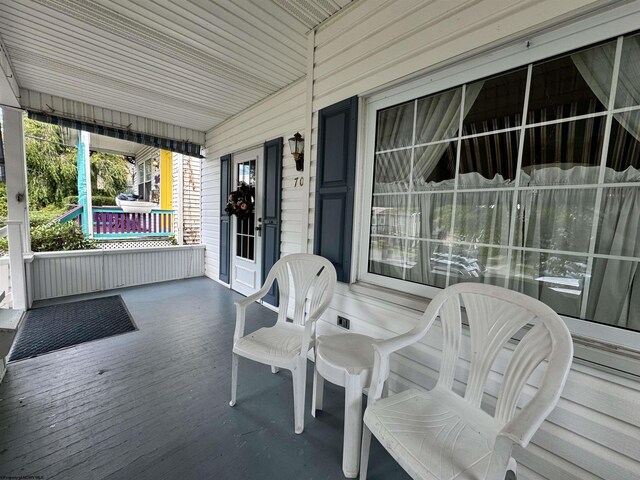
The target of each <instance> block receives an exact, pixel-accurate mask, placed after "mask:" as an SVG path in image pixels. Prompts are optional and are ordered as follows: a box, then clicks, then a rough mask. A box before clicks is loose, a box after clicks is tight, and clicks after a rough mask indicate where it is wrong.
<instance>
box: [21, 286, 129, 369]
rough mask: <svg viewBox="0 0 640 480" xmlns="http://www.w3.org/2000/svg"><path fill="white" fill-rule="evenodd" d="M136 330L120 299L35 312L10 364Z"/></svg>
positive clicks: (24, 327) (29, 314) (26, 322)
mask: <svg viewBox="0 0 640 480" xmlns="http://www.w3.org/2000/svg"><path fill="white" fill-rule="evenodd" d="M134 330H136V327H135V325H134V324H133V320H132V319H131V315H129V311H128V310H127V307H126V306H125V304H124V302H123V301H122V298H121V297H120V295H113V296H110V297H102V298H95V299H91V300H81V301H79V302H71V303H61V304H59V305H50V306H48V307H41V308H34V309H33V310H29V311H28V312H27V314H26V316H25V319H24V323H23V325H22V328H21V329H20V331H19V332H18V337H17V339H16V341H15V343H14V344H13V348H12V349H11V353H10V354H9V361H10V362H12V361H15V360H22V359H24V358H32V357H36V356H38V355H42V354H43V353H47V352H52V351H54V350H59V349H61V348H65V347H70V346H72V345H78V344H79V343H84V342H90V341H92V340H98V339H100V338H106V337H111V336H113V335H118V334H120V333H126V332H131V331H134Z"/></svg>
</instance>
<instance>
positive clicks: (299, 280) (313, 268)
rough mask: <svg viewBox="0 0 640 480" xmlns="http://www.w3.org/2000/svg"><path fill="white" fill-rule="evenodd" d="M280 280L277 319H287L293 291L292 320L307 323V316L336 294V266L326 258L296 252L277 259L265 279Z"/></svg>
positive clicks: (296, 322)
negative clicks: (334, 292) (334, 291)
mask: <svg viewBox="0 0 640 480" xmlns="http://www.w3.org/2000/svg"><path fill="white" fill-rule="evenodd" d="M273 280H275V281H277V283H278V290H279V292H280V293H279V298H280V303H279V305H280V307H279V311H278V321H279V322H280V321H282V322H284V321H286V320H287V310H288V306H289V299H290V298H291V295H292V293H293V301H294V314H293V323H295V324H297V325H304V324H305V322H306V321H307V318H309V317H310V316H312V315H314V314H315V313H316V312H318V310H319V309H322V310H323V309H324V308H326V306H327V302H328V301H330V299H331V296H332V295H333V289H334V288H335V284H336V269H335V267H334V266H333V264H332V263H331V262H330V261H329V260H327V259H326V258H324V257H320V256H318V255H311V254H307V253H294V254H291V255H287V256H285V257H282V258H281V259H280V260H278V261H277V262H276V263H275V264H274V265H273V267H272V268H271V271H270V272H269V275H268V276H267V279H266V281H265V284H267V283H269V282H270V281H273Z"/></svg>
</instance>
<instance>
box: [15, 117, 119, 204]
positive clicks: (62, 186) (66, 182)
mask: <svg viewBox="0 0 640 480" xmlns="http://www.w3.org/2000/svg"><path fill="white" fill-rule="evenodd" d="M24 132H25V150H26V155H27V182H28V186H29V208H30V210H39V209H42V208H44V207H46V206H48V205H56V206H64V199H65V198H66V197H69V196H72V195H78V170H77V149H76V148H74V147H69V146H65V145H63V141H64V139H63V136H62V129H61V128H60V127H58V126H57V125H51V124H48V123H42V122H38V121H36V120H31V119H29V118H26V117H25V119H24ZM128 175H129V170H128V168H127V162H126V160H125V159H124V157H122V156H121V155H113V154H110V153H102V152H94V153H93V154H92V155H91V188H92V192H93V194H94V195H96V196H97V195H103V196H108V197H115V196H116V195H117V194H118V193H120V192H122V191H124V190H125V188H126V187H127V177H128ZM98 178H100V179H101V181H100V182H98ZM98 186H100V187H101V188H98Z"/></svg>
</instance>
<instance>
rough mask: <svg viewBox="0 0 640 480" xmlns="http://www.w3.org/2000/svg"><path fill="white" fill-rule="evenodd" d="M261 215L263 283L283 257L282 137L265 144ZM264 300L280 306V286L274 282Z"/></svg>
mask: <svg viewBox="0 0 640 480" xmlns="http://www.w3.org/2000/svg"><path fill="white" fill-rule="evenodd" d="M263 178H264V182H263V183H262V186H263V191H264V195H263V199H262V205H263V209H262V211H263V214H262V280H263V281H264V279H266V278H267V275H268V274H269V271H270V270H271V267H273V264H274V263H276V262H277V261H278V259H279V258H280V211H281V207H280V199H281V186H282V137H280V138H276V139H275V140H270V141H268V142H266V143H265V144H264V177H263ZM263 301H265V302H267V303H269V304H271V305H273V306H275V307H277V306H278V286H277V284H276V283H274V284H273V285H272V286H271V289H270V290H269V292H268V293H267V294H266V295H265V296H264V297H263Z"/></svg>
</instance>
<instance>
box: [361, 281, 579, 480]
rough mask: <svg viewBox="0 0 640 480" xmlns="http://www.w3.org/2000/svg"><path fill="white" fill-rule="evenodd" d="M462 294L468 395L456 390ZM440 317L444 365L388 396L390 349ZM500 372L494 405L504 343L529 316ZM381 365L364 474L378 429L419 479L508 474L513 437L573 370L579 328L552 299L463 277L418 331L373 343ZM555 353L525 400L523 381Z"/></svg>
mask: <svg viewBox="0 0 640 480" xmlns="http://www.w3.org/2000/svg"><path fill="white" fill-rule="evenodd" d="M461 302H462V304H463V305H464V310H465V311H466V316H467V319H468V322H469V330H470V337H471V338H470V354H469V355H470V365H469V376H468V380H467V386H466V389H465V393H464V397H462V396H460V395H458V394H457V393H455V392H454V391H453V390H452V386H453V380H454V373H455V368H456V361H457V360H458V356H459V353H460V345H461V339H462V327H461V318H462V316H461ZM438 316H439V317H440V320H441V322H442V338H443V353H442V359H441V364H440V375H439V378H438V381H437V384H436V386H435V387H434V388H433V389H432V390H430V391H427V392H425V391H419V390H416V389H409V390H406V391H404V392H402V393H399V394H397V395H392V396H390V397H387V398H384V399H380V396H381V392H382V388H383V384H384V382H385V380H386V378H387V377H388V375H389V355H390V354H391V353H392V352H395V351H397V350H399V349H401V348H404V347H406V346H409V345H411V344H413V343H416V342H418V341H419V340H420V339H421V338H422V337H423V336H424V335H425V333H426V332H427V330H429V328H430V327H431V325H432V324H433V322H434V320H435V319H436V317H438ZM529 323H531V324H533V326H532V327H531V328H530V330H528V331H527V332H526V334H525V335H524V336H523V338H522V339H521V340H520V342H519V343H518V345H517V347H516V348H515V350H514V351H513V354H512V356H511V358H510V359H509V361H508V363H507V366H506V369H505V370H504V376H503V378H502V381H501V385H500V388H499V392H498V396H497V400H496V402H495V413H494V414H493V415H491V414H489V413H487V412H485V411H484V410H483V409H482V408H481V402H482V400H483V393H484V389H485V384H486V382H487V377H488V376H489V372H490V369H491V367H492V365H493V363H494V360H495V359H496V357H497V356H498V354H499V353H500V351H501V350H502V347H503V346H504V345H505V343H506V342H507V341H508V340H509V339H510V338H512V337H513V336H514V335H515V334H516V333H517V332H518V331H520V330H521V329H522V328H523V327H525V326H526V325H527V324H529ZM374 350H375V352H376V353H375V366H374V371H373V374H372V380H371V387H370V390H369V402H370V403H369V405H368V407H367V409H366V411H365V415H364V429H363V434H362V452H361V460H360V461H361V466H360V478H361V479H364V478H366V476H367V463H368V458H369V446H370V442H371V433H373V434H374V435H375V436H376V438H377V439H378V440H379V441H380V443H382V445H383V446H384V447H385V448H386V449H387V450H388V451H389V452H390V453H391V455H392V456H393V457H394V458H395V459H396V460H397V461H398V463H399V464H400V465H401V466H402V467H403V468H404V469H405V470H406V471H407V472H408V473H409V474H410V475H411V476H412V477H413V478H416V479H429V480H436V479H437V480H444V479H456V480H463V479H464V480H481V479H485V480H503V479H504V478H505V474H506V473H507V472H508V471H513V473H514V474H515V473H516V472H515V470H516V463H515V461H514V460H513V458H512V457H511V450H512V447H513V445H514V444H517V445H520V446H521V447H526V446H527V444H528V443H529V441H530V440H531V437H532V436H533V434H534V433H535V432H536V430H537V429H538V428H539V427H540V425H541V424H542V422H543V421H544V419H545V418H546V417H547V415H548V414H549V413H550V412H551V410H553V408H554V407H555V405H556V404H557V402H558V399H559V398H560V393H561V391H562V388H563V387H564V383H565V381H566V379H567V375H568V373H569V368H570V366H571V360H572V356H573V344H572V342H571V335H570V334H569V331H568V329H567V327H566V326H565V324H564V322H563V321H562V320H561V319H560V317H559V316H558V315H557V314H556V313H555V312H554V311H553V310H551V308H549V307H548V306H546V305H544V304H543V303H541V302H539V301H538V300H535V299H533V298H531V297H528V296H526V295H523V294H521V293H517V292H514V291H511V290H507V289H505V288H501V287H495V286H491V285H482V284H473V283H461V284H458V285H454V286H452V287H449V288H447V289H445V290H443V291H442V292H440V293H439V294H438V295H436V297H435V298H434V299H433V300H432V301H431V303H430V304H429V307H428V308H427V310H426V312H425V313H424V315H423V316H422V319H421V320H420V322H419V323H418V325H417V326H416V327H414V328H413V329H412V330H411V331H409V332H407V333H405V334H403V335H400V336H398V337H395V338H391V339H389V340H385V341H381V342H379V343H377V344H375V345H374ZM545 360H546V361H547V362H548V363H547V365H546V368H545V369H544V375H543V376H542V379H541V380H540V383H539V387H538V389H537V391H536V392H535V394H534V395H533V396H532V398H531V399H530V400H529V401H528V402H527V403H526V405H524V406H523V407H522V408H520V409H517V408H516V407H517V405H518V402H519V398H520V394H521V392H522V390H523V387H524V385H525V383H526V381H527V379H528V378H529V377H530V375H531V374H532V373H533V371H534V370H536V368H537V367H538V366H539V365H540V364H541V363H543V362H544V361H545Z"/></svg>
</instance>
